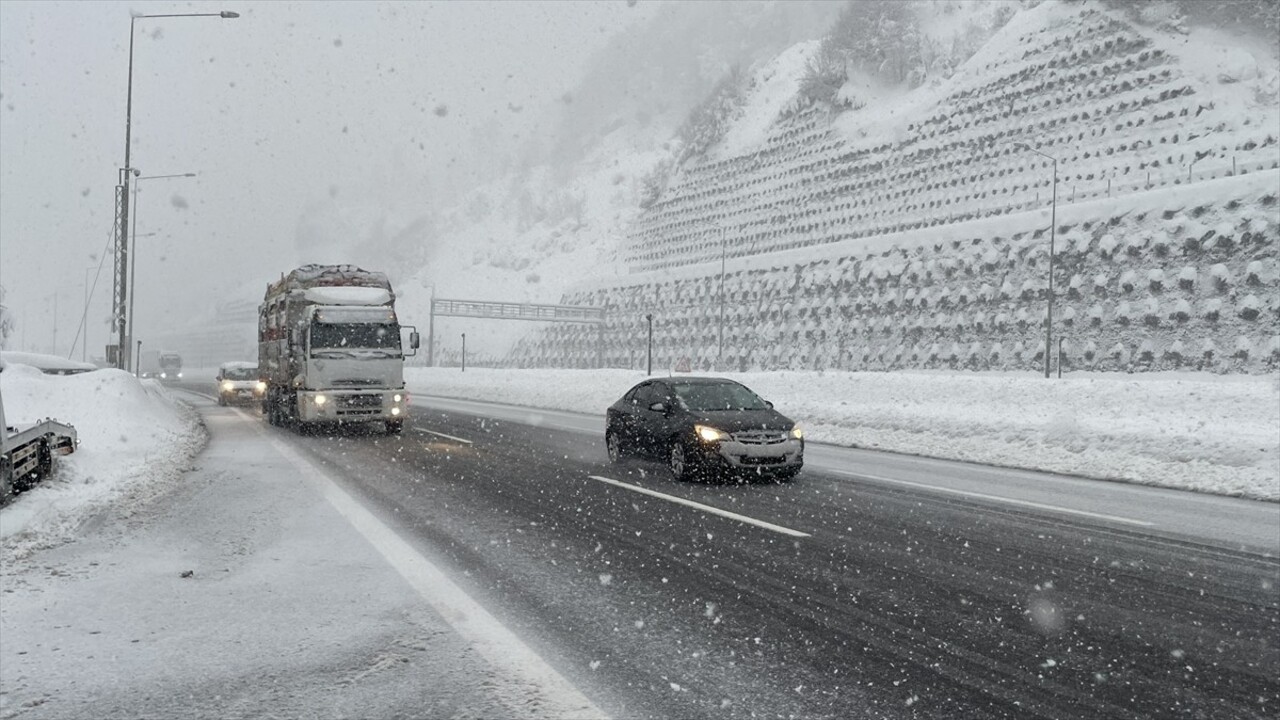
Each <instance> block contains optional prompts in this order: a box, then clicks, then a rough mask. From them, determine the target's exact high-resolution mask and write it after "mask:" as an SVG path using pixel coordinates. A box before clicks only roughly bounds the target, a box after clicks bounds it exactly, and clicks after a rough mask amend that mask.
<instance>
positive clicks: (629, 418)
mask: <svg viewBox="0 0 1280 720" xmlns="http://www.w3.org/2000/svg"><path fill="white" fill-rule="evenodd" d="M605 444H606V446H607V448H608V451H609V459H610V460H611V461H612V462H615V463H617V462H620V461H621V460H622V459H623V458H624V457H626V456H627V455H642V456H650V457H658V458H661V459H663V460H665V461H666V463H667V467H668V468H669V469H670V470H671V474H672V475H673V476H674V477H675V478H676V479H678V480H686V479H692V478H696V477H702V476H705V475H707V474H709V473H711V472H715V471H721V472H725V471H728V472H734V473H742V474H752V475H759V476H767V477H773V478H778V479H788V478H792V477H795V476H796V474H797V473H799V472H800V468H801V467H803V466H804V433H803V432H801V430H800V428H799V426H797V425H796V424H795V422H793V421H792V420H791V419H789V418H787V417H786V416H785V415H783V414H782V413H780V412H778V411H777V410H774V409H773V404H772V403H770V402H767V401H765V400H764V399H762V398H761V397H760V396H759V395H757V394H755V393H754V392H752V391H751V390H750V389H748V388H747V387H746V386H745V385H743V384H741V383H738V382H734V381H733V380H727V379H723V378H705V377H680V378H660V379H654V380H646V381H644V382H642V383H640V384H638V385H636V386H635V387H633V388H631V389H630V390H628V391H627V393H626V394H625V395H623V396H622V398H621V399H620V400H618V401H617V402H616V403H614V404H613V405H612V406H610V407H609V410H608V412H607V413H606V422H605Z"/></svg>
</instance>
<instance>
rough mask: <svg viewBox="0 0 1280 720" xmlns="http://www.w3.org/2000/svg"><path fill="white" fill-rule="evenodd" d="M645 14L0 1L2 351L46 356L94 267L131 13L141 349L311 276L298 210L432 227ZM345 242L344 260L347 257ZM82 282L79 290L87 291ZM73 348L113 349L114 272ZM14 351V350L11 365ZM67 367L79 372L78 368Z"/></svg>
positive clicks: (65, 335)
mask: <svg viewBox="0 0 1280 720" xmlns="http://www.w3.org/2000/svg"><path fill="white" fill-rule="evenodd" d="M651 7H652V4H650V3H640V4H639V5H638V6H635V7H632V6H630V5H629V4H628V3H626V2H624V1H623V0H607V1H605V2H546V1H545V0H544V1H539V2H527V3H524V2H520V3H518V2H502V3H482V2H430V3H427V2H415V3H376V4H375V3H364V2H359V3H339V2H323V3H322V2H300V3H276V2H271V3H245V2H222V3H205V2H189V3H139V2H134V3H118V2H93V3H80V2H75V3H47V2H38V3H29V2H9V1H7V0H6V1H5V2H0V285H3V286H4V287H5V289H6V291H7V293H8V295H7V298H6V301H5V304H6V305H8V306H9V308H10V310H11V311H12V312H13V314H14V316H15V318H16V320H17V321H18V325H19V326H18V328H17V330H16V332H15V335H14V337H11V338H10V343H9V347H10V349H31V350H37V351H45V352H47V351H50V350H52V349H53V348H52V347H51V343H52V341H53V338H52V332H51V329H50V324H51V322H52V321H53V317H54V316H53V306H54V302H55V295H56V302H57V307H58V314H57V326H58V327H57V348H56V350H57V352H58V353H60V354H63V355H65V354H66V353H67V352H68V350H69V349H70V342H71V339H72V338H73V336H74V334H75V330H76V325H77V324H78V322H79V318H80V309H81V306H82V299H83V294H84V282H85V277H86V272H87V271H88V269H89V268H95V269H96V268H97V266H98V261H99V259H100V258H101V257H102V256H103V253H104V250H106V249H107V247H108V241H109V237H110V231H111V224H112V217H113V212H114V211H113V198H112V196H113V189H114V186H115V184H116V181H117V180H116V176H117V168H119V167H120V166H122V165H123V163H124V124H125V123H124V118H125V97H126V84H127V82H126V81H127V70H128V42H129V16H130V13H131V12H133V13H144V14H155V13H193V12H218V11H220V10H233V11H236V12H239V13H240V14H241V17H240V18H239V19H234V20H224V19H220V18H208V17H201V18H164V19H153V20H148V19H142V20H139V21H138V22H137V32H136V39H135V43H136V44H135V56H134V95H133V144H132V146H133V150H132V161H133V162H132V164H133V166H134V167H136V168H138V169H139V170H141V171H142V174H143V175H144V176H148V175H167V174H174V173H187V172H195V173H198V174H199V176H198V177H197V178H190V179H188V178H181V179H172V180H164V179H159V180H151V181H144V182H142V183H141V184H140V186H139V187H140V193H139V206H138V213H137V215H138V233H139V235H145V234H148V233H156V234H155V235H153V236H148V237H140V238H139V240H138V245H139V252H138V260H137V262H138V288H137V289H138V299H137V302H138V308H137V317H136V337H137V338H138V339H141V340H144V341H145V338H146V336H147V333H148V332H161V331H165V330H167V329H169V328H171V327H175V326H181V325H182V324H183V323H185V322H186V318H189V317H192V316H195V315H198V314H202V313H205V312H207V311H208V310H209V309H211V308H212V307H213V305H215V304H217V303H219V302H221V301H223V300H226V299H229V298H230V297H231V296H232V295H233V294H240V295H243V294H244V293H245V291H246V288H253V289H254V290H253V292H257V290H256V288H258V287H260V286H261V285H263V284H264V283H265V282H266V281H267V280H269V279H271V278H272V277H274V276H277V275H278V274H279V272H281V271H285V270H288V269H290V268H292V267H294V266H295V265H296V264H298V262H300V261H312V260H317V261H341V258H331V257H309V256H308V253H307V252H306V250H307V249H306V248H302V249H299V248H297V247H296V246H295V235H296V234H297V230H298V227H299V220H300V217H301V215H302V214H303V213H304V211H305V210H306V208H308V207H312V206H314V205H315V204H316V203H318V202H323V201H326V200H328V199H333V198H344V199H349V198H358V199H359V200H360V202H362V203H365V204H368V203H371V202H372V203H378V204H382V203H385V204H386V205H387V206H395V207H401V208H406V207H409V208H417V207H419V206H421V208H422V210H424V211H425V210H427V209H429V208H433V207H438V206H439V205H440V203H441V202H442V198H448V197H449V196H450V195H451V194H452V192H453V191H454V188H455V187H456V186H457V185H459V184H460V183H461V184H465V183H467V182H470V181H472V180H473V179H474V173H475V172H476V171H477V165H478V164H480V162H479V161H478V159H477V157H476V155H475V152H474V150H475V146H474V144H475V143H476V142H477V141H484V142H485V143H486V147H485V148H484V150H485V152H486V153H487V157H489V158H492V157H493V156H494V155H495V154H501V153H502V152H503V149H504V148H506V147H510V148H511V149H512V152H514V151H515V148H516V147H517V146H518V145H519V144H521V143H522V142H523V141H524V140H525V139H526V138H527V137H528V135H529V133H533V132H540V131H542V125H541V123H545V122H546V120H545V118H547V117H550V113H551V107H552V105H553V104H554V103H555V102H556V101H557V100H558V99H559V98H561V97H562V96H564V94H565V93H567V92H570V91H571V90H572V88H573V87H574V85H575V84H576V83H577V82H578V80H579V79H580V78H581V76H582V74H583V72H584V69H585V68H584V66H585V63H586V61H587V59H588V58H589V56H590V55H591V53H593V52H594V51H595V50H597V49H598V48H599V47H601V46H602V45H603V44H604V43H605V42H606V41H607V40H608V38H609V37H610V36H611V35H612V34H613V33H616V32H619V31H623V30H625V29H626V28H628V27H631V26H633V23H636V22H637V21H639V20H641V19H643V17H645V16H646V15H648V14H649V13H650V12H652V10H651ZM355 240H356V239H355V238H353V244H354V243H355ZM93 274H94V273H93V272H92V271H89V276H90V282H91V283H92V277H93ZM93 298H94V300H93V302H92V304H91V310H90V335H89V343H90V344H89V349H90V354H91V355H101V354H102V346H103V345H104V344H105V343H106V342H107V332H108V327H107V325H106V320H107V318H108V316H109V313H110V307H109V306H110V300H111V262H110V257H109V256H108V258H107V262H106V263H104V264H103V270H102V273H101V275H99V276H98V280H97V289H96V291H95V293H94V295H93ZM24 343H25V346H24ZM80 355H81V352H80V350H79V349H77V350H76V352H75V357H76V358H79V357H80Z"/></svg>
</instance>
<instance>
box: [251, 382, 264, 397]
mask: <svg viewBox="0 0 1280 720" xmlns="http://www.w3.org/2000/svg"><path fill="white" fill-rule="evenodd" d="M253 389H254V390H257V391H258V393H259V394H261V393H264V392H266V391H267V384H266V383H264V382H262V381H261V380H259V381H258V384H257V385H254V386H253Z"/></svg>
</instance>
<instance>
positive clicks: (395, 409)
mask: <svg viewBox="0 0 1280 720" xmlns="http://www.w3.org/2000/svg"><path fill="white" fill-rule="evenodd" d="M399 414H400V408H398V407H393V408H391V416H392V417H396V416H397V415H399Z"/></svg>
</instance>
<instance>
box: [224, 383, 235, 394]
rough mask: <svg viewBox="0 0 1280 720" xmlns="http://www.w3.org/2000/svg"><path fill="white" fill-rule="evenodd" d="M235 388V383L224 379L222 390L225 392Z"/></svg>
mask: <svg viewBox="0 0 1280 720" xmlns="http://www.w3.org/2000/svg"><path fill="white" fill-rule="evenodd" d="M235 389H236V386H235V385H232V384H231V381H230V380H223V381H222V391H223V392H231V391H232V390H235Z"/></svg>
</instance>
